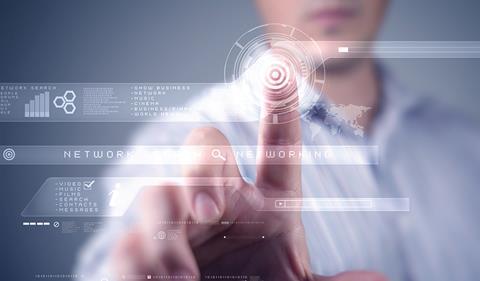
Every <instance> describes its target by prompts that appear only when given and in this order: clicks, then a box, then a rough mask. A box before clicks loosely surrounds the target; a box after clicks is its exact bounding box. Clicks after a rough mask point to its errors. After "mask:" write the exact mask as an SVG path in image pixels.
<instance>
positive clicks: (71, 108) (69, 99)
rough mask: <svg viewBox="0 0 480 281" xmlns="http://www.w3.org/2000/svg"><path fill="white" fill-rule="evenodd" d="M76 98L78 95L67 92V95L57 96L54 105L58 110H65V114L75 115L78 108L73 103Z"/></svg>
mask: <svg viewBox="0 0 480 281" xmlns="http://www.w3.org/2000/svg"><path fill="white" fill-rule="evenodd" d="M76 98H77V95H76V94H75V92H74V91H71V90H68V91H65V94H63V96H56V97H55V99H53V104H54V105H55V107H56V108H61V109H63V111H65V114H73V113H75V110H76V109H77V107H76V106H75V104H74V103H73V102H74V101H75V99H76Z"/></svg>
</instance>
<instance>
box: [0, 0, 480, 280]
mask: <svg viewBox="0 0 480 281" xmlns="http://www.w3.org/2000/svg"><path fill="white" fill-rule="evenodd" d="M391 4H392V5H391V7H390V11H389V14H388V16H387V21H386V24H385V28H384V30H383V31H382V34H381V38H380V39H383V40H447V41H448V40H469V41H470V40H480V31H479V26H480V20H479V19H478V10H479V7H480V4H479V3H478V2H477V1H474V0H471V1H466V0H461V1H451V0H429V1H418V0H397V1H391ZM0 11H1V16H0V82H221V81H222V78H223V64H224V60H225V57H226V54H227V52H228V50H229V49H230V46H231V45H232V43H233V42H235V40H236V39H237V37H238V36H239V35H240V34H242V33H243V32H245V31H247V30H248V29H250V28H252V27H254V26H256V25H258V24H259V23H260V21H259V20H258V18H257V16H256V14H255V11H254V8H253V5H252V2H251V1H247V0H238V1H225V0H216V1H205V0H204V1H198V0H192V1H185V0H171V1H158V0H155V1H133V0H132V1H118V0H115V1H111V0H102V1H98V0H87V1H84V0H82V1H69V0H58V1H18V0H15V1H9V2H5V1H3V2H1V3H0ZM390 64H392V65H393V66H392V67H393V68H394V72H396V73H397V74H398V76H399V77H400V78H401V79H402V80H404V81H405V82H406V84H407V85H408V86H409V87H410V88H413V89H418V91H419V92H421V93H422V94H429V95H435V96H438V97H439V98H440V99H443V100H444V101H446V102H448V103H450V104H451V105H452V106H454V107H457V108H458V109H459V110H461V111H463V112H467V113H468V114H471V115H472V116H475V118H479V120H480V113H479V112H480V111H479V110H477V107H478V102H479V100H480V99H479V95H478V92H479V90H480V86H479V85H478V83H476V82H477V81H478V78H477V77H478V70H479V69H480V61H479V60H468V59H462V60H460V59H435V60H394V61H390ZM136 126H137V124H122V123H116V124H112V123H104V124H102V123H88V124H86V123H75V124H68V123H65V124H60V123H58V124H57V123H49V124H45V123H43V124H41V123H35V124H28V123H11V124H6V123H0V144H3V145H13V144H17V145H18V144H31V145H54V144H56V145H88V144H91V145H94V144H98V145H100V144H105V145H107V144H111V145H114V144H118V145H121V144H125V143H127V140H128V136H129V135H131V134H132V132H134V130H135V129H136ZM158 126H159V132H161V129H162V128H161V125H158ZM0 169H1V170H0V171H1V178H0V185H1V188H0V192H1V194H0V213H1V216H2V239H0V241H1V243H2V245H1V249H2V253H1V254H0V255H1V260H2V262H1V263H0V266H1V267H2V268H1V270H0V271H1V272H2V276H1V277H2V279H5V280H33V274H35V273H68V272H69V271H70V270H71V267H72V265H73V263H74V259H75V255H76V252H77V249H78V248H79V247H80V245H81V244H82V242H83V240H85V239H86V238H87V237H86V236H84V235H79V234H72V235H61V234H59V233H58V232H56V231H53V230H42V231H29V230H26V229H25V228H22V226H21V217H20V215H19V214H20V212H21V211H22V209H23V208H24V207H25V205H26V204H27V203H28V201H29V200H30V199H31V198H32V196H33V194H34V193H35V192H36V190H37V189H38V187H39V186H40V184H41V183H42V182H43V181H44V180H45V179H46V178H47V177H52V176H97V175H99V174H100V173H101V172H102V168H101V167H91V166H89V167H62V166H21V167H1V168H0Z"/></svg>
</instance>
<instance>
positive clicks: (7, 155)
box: [2, 148, 15, 161]
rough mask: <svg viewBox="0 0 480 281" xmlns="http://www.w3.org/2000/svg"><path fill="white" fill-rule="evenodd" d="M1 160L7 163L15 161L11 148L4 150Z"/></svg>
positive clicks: (13, 151)
mask: <svg viewBox="0 0 480 281" xmlns="http://www.w3.org/2000/svg"><path fill="white" fill-rule="evenodd" d="M2 156H3V159H5V160H7V161H12V160H13V159H15V150H13V149H11V148H6V149H5V150H4V151H3V153H2Z"/></svg>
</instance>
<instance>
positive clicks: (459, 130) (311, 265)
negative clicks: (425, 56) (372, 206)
mask: <svg viewBox="0 0 480 281" xmlns="http://www.w3.org/2000/svg"><path fill="white" fill-rule="evenodd" d="M257 6H258V9H259V12H260V15H261V16H262V17H263V19H264V20H265V22H278V23H282V24H288V25H291V26H295V27H296V28H299V29H300V30H302V31H304V32H305V33H307V34H308V35H310V36H312V37H313V38H314V39H315V40H317V41H319V42H322V41H370V40H374V38H375V35H376V33H377V31H378V29H379V26H380V24H381V20H382V17H383V14H384V12H385V8H386V6H387V3H386V1H384V0H361V1H349V0H343V1H342V0H329V1H327V0H325V1H298V0H285V1H281V2H279V1H278V0H257ZM320 47H321V48H322V53H323V54H322V55H323V56H329V53H331V52H334V51H335V50H336V48H337V47H338V46H336V45H335V44H324V45H321V46H320ZM326 75H327V77H326V81H327V82H326V84H325V85H324V86H323V88H322V89H321V90H322V94H323V98H322V101H321V102H319V103H318V105H317V106H315V107H314V108H313V109H312V110H311V112H310V113H309V114H308V115H307V116H306V117H304V118H300V115H299V112H298V111H297V110H292V111H290V112H287V113H286V114H284V115H283V116H282V118H284V119H282V120H280V122H273V123H272V122H268V121H267V120H271V118H272V116H273V114H275V112H274V111H273V110H272V109H271V108H269V107H268V106H265V104H264V105H263V108H262V110H263V115H262V118H261V120H260V122H259V124H256V123H255V124H252V123H251V122H245V123H235V124H233V123H210V124H208V126H207V127H205V126H203V127H202V126H199V125H198V124H193V125H184V126H180V125H178V124H175V125H174V126H169V125H151V126H150V127H148V128H146V129H145V131H144V132H142V133H141V134H140V136H139V137H138V139H137V140H136V141H135V142H134V143H135V144H155V145H160V144H176V145H178V144H182V143H184V144H185V145H186V146H189V147H190V146H191V147H193V149H195V148H197V147H204V146H215V147H218V148H219V149H221V150H220V155H222V157H221V158H222V159H219V158H218V157H213V158H212V157H209V158H205V159H197V160H198V163H192V164H191V165H187V166H185V167H182V172H181V174H182V176H183V177H184V178H185V182H187V183H188V184H186V186H180V185H179V184H178V183H174V182H171V183H169V182H167V183H164V184H162V185H161V186H154V187H149V188H144V189H143V190H142V192H141V195H140V196H139V198H137V204H138V209H135V210H134V211H132V213H131V214H129V215H128V216H126V218H125V221H124V222H123V223H121V224H118V225H112V226H111V228H110V230H109V231H108V232H107V233H106V234H103V235H102V236H101V237H99V238H97V239H96V240H94V242H92V245H91V246H90V247H88V248H87V249H86V251H85V254H84V256H83V260H82V263H81V266H80V272H81V273H83V274H87V275H88V274H90V273H91V275H88V276H89V277H91V278H98V279H100V278H102V277H103V276H108V278H118V279H121V278H129V276H130V277H131V276H137V275H138V276H141V277H140V278H146V276H147V275H150V274H151V275H154V276H159V279H164V280H178V279H187V280H189V279H193V280H196V279H201V278H202V279H207V280H208V279H215V280H244V279H246V278H257V277H258V278H259V279H261V280H384V279H391V280H473V279H475V278H476V276H478V275H479V274H480V269H479V268H478V266H476V264H477V263H478V261H479V260H480V256H479V255H480V254H479V253H480V251H479V250H480V249H479V246H478V243H475V238H478V237H479V235H480V233H479V232H480V231H479V229H480V228H479V226H478V222H476V220H477V219H476V217H475V214H476V213H477V212H478V207H477V206H478V204H476V202H475V201H474V200H476V198H478V191H477V190H478V189H476V187H475V184H476V183H477V179H478V174H477V172H476V167H478V165H475V164H477V163H478V159H480V158H479V157H480V150H479V149H478V145H477V144H476V141H478V136H479V135H478V131H476V130H474V125H473V124H471V123H468V121H467V120H464V119H463V118H461V117H459V116H457V115H455V114H451V113H449V112H448V111H446V110H444V109H443V108H442V107H441V106H439V105H437V104H436V103H433V102H431V101H430V100H425V99H420V98H418V97H416V96H415V95H411V94H409V93H408V91H406V90H405V89H403V88H401V87H400V86H399V85H397V83H396V82H395V81H393V79H392V78H391V77H390V76H389V75H388V74H387V73H385V72H384V71H381V70H380V69H379V68H378V67H377V66H376V64H375V62H374V61H373V60H371V59H353V58H350V59H342V60H330V61H327V63H326ZM291 82H292V83H295V81H291ZM224 91H225V89H212V90H211V91H209V92H207V93H205V94H204V95H202V96H201V97H199V98H197V99H196V100H194V101H193V102H192V103H193V104H196V105H198V104H200V105H205V108H206V109H205V112H202V115H203V116H202V117H203V118H204V120H207V121H208V120H211V122H215V120H218V119H222V120H228V117H229V114H228V108H229V107H232V106H235V103H234V102H232V101H228V100H226V101H222V103H223V106H224V107H223V109H224V111H222V113H218V112H211V111H209V110H208V109H207V108H208V104H209V102H211V101H213V100H215V101H218V100H217V99H218V97H220V96H221V95H219V94H218V93H219V92H222V93H223V92H224ZM259 91H263V93H262V96H263V97H264V102H267V103H268V102H272V101H275V99H276V97H277V96H278V95H281V94H283V93H282V92H276V93H274V94H273V95H272V94H271V92H269V91H268V89H261V90H259ZM241 94H242V93H238V92H231V93H229V95H231V96H232V99H233V100H234V99H235V96H236V95H241ZM291 94H292V97H293V99H298V97H297V93H296V92H294V93H291ZM335 104H338V105H350V104H353V105H358V106H364V107H367V108H370V110H368V111H367V112H366V113H365V114H363V115H362V116H361V117H359V120H356V122H357V124H358V125H359V126H361V127H363V128H364V129H365V131H366V136H365V137H364V138H361V137H359V136H357V135H356V134H355V133H354V130H353V129H352V128H349V126H342V124H341V120H337V119H336V118H334V117H331V116H329V115H328V114H327V113H328V110H326V108H327V109H328V108H329V106H332V105H335ZM219 114H223V115H222V116H221V118H219V116H218V115H219ZM241 117H242V118H245V120H249V116H241ZM440 118H441V121H440ZM240 119H241V118H240ZM162 124H163V123H162ZM332 128H335V130H334V132H335V134H332ZM453 130H454V131H453ZM257 132H258V134H257ZM453 132H454V133H453ZM255 142H256V143H257V145H258V146H259V147H260V152H261V150H262V149H265V148H268V147H275V146H283V147H288V148H290V149H292V150H296V149H299V147H300V145H302V144H303V145H325V144H327V145H342V144H348V145H366V144H372V145H378V147H379V151H380V156H379V159H380V164H379V165H372V166H368V165H367V166H348V165H347V166H335V165H325V166H312V165H309V166H303V167H302V166H301V165H300V164H299V163H298V162H297V160H296V159H289V158H286V159H282V160H279V162H278V161H277V162H274V163H273V162H272V160H271V159H269V158H268V157H264V156H263V155H265V154H262V153H259V155H260V156H259V158H258V159H257V165H256V166H252V165H242V164H243V163H236V159H235V156H234V155H233V151H232V149H231V148H230V145H231V144H232V143H233V144H235V145H252V144H254V143H255ZM453 150H454V151H453ZM156 169H158V170H156ZM156 169H154V171H153V173H154V174H156V175H158V176H171V175H175V174H176V171H173V170H170V169H169V168H168V167H157V168H156ZM143 172H144V171H139V170H137V169H133V170H132V169H131V168H128V167H125V168H120V171H116V172H112V174H113V175H115V174H121V175H122V176H126V175H131V176H140V175H142V173H143ZM149 174H150V175H151V174H152V173H149ZM198 178H208V179H212V182H211V184H206V185H201V184H200V185H199V184H195V183H192V181H195V180H197V179H198ZM191 186H195V188H190V187H191ZM302 196H303V197H308V198H311V197H315V198H317V197H322V198H324V197H341V198H344V197H353V198H363V197H387V198H388V197H392V198H397V197H407V198H410V202H411V211H410V212H408V213H393V214H390V213H377V212H371V213H364V212H359V213H357V212H305V213H301V214H300V213H299V212H269V211H261V210H262V208H264V207H265V204H266V203H265V202H267V201H266V200H268V198H300V197H302ZM300 215H301V216H300ZM225 221H227V222H229V223H228V224H222V222H225ZM160 222H173V223H172V225H173V226H172V228H174V230H176V231H178V234H179V235H178V239H176V240H173V241H169V242H168V243H167V242H164V243H161V242H160V243H159V241H156V240H155V239H152V235H154V234H155V233H158V232H159V231H162V230H163V229H165V225H164V224H161V223H160ZM192 222H194V223H192ZM375 272H378V273H375ZM244 276H246V277H244ZM322 276H331V277H322ZM132 278H133V277H132ZM242 278H243V279H242ZM251 280H255V279H251Z"/></svg>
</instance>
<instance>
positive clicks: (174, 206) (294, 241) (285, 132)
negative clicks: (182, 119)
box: [114, 92, 383, 281]
mask: <svg viewBox="0 0 480 281" xmlns="http://www.w3.org/2000/svg"><path fill="white" fill-rule="evenodd" d="M278 94H279V93H275V92H266V93H265V95H264V96H265V106H264V108H263V114H262V116H263V117H262V121H261V123H260V129H259V139H258V147H259V153H258V155H259V157H258V159H257V177H256V182H255V183H249V182H246V181H244V180H243V179H242V177H241V175H240V172H239V169H238V167H237V164H236V162H235V157H234V155H233V152H232V150H231V148H230V146H229V142H228V140H227V139H226V137H225V136H224V135H223V134H222V133H221V132H220V131H218V130H217V129H214V128H199V129H196V130H194V131H193V132H191V134H190V135H189V137H188V138H187V140H186V143H185V145H188V146H190V147H192V148H193V149H195V147H205V146H212V147H215V148H216V149H220V152H221V154H222V156H223V157H216V158H214V157H210V156H209V155H207V156H205V158H203V159H199V163H197V164H193V165H190V166H187V167H184V168H183V173H184V177H185V179H186V182H187V183H188V184H187V186H190V187H191V186H195V187H191V188H186V187H182V186H177V185H175V184H165V185H163V186H161V187H151V188H147V189H145V190H144V191H143V193H142V198H141V200H142V202H141V205H142V211H141V213H142V220H141V222H140V223H139V225H138V226H137V227H135V228H134V229H132V230H131V232H130V233H128V234H126V235H125V236H124V237H123V238H122V239H121V241H120V242H119V243H118V247H117V249H116V251H115V253H114V267H115V270H116V272H117V273H118V274H119V276H126V275H129V276H132V275H141V276H146V275H148V274H151V275H161V276H164V278H163V279H162V280H182V279H183V280H186V279H187V280H191V279H196V280H200V279H207V278H208V276H210V278H209V279H213V280H242V279H238V278H237V279H232V276H258V277H259V280H275V281H277V280H287V281H289V280H338V281H347V280H355V281H360V280H380V279H382V280H383V278H382V277H381V276H380V275H378V274H373V273H367V272H352V273H343V274H340V275H337V276H335V277H329V278H327V277H320V276H314V275H313V273H312V271H311V269H310V264H309V256H308V251H307V247H306V243H305V237H304V228H303V225H302V221H301V217H300V212H272V211H260V210H261V209H262V207H264V205H263V204H265V202H266V201H265V200H264V199H265V198H282V197H283V198H292V197H294V198H301V196H302V194H301V165H300V164H301V163H300V160H299V159H298V158H288V157H286V158H283V159H281V160H279V159H275V160H272V159H269V158H267V157H265V153H264V152H263V150H264V149H266V148H268V147H275V146H282V147H288V148H289V150H300V149H301V130H300V120H299V119H300V118H299V113H298V112H297V111H296V110H292V111H290V112H288V113H283V114H281V115H278V116H276V117H273V114H276V112H275V108H272V107H271V106H269V105H271V104H272V102H275V99H276V97H277V96H279V95H278ZM293 94H294V95H295V96H294V99H298V97H297V94H296V93H293ZM272 118H275V119H278V118H280V119H279V120H278V123H273V122H270V121H266V120H272ZM222 158H223V159H222ZM272 161H273V162H272ZM198 178H205V179H211V180H210V182H211V184H208V185H206V186H199V184H198V183H195V182H192V181H195V180H198ZM192 221H198V222H199V223H198V224H197V223H193V224H192V223H191V222H192ZM160 222H163V223H165V222H172V224H171V225H169V227H170V228H169V229H170V230H171V229H172V228H176V231H178V232H179V233H178V237H177V239H175V240H169V241H167V240H155V239H153V238H152V237H153V236H154V235H155V234H156V233H158V232H159V231H163V230H165V224H161V223H160ZM224 222H228V223H224ZM187 276H189V277H187ZM192 276H193V278H192ZM190 278H191V279H190ZM247 278H248V277H247Z"/></svg>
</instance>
